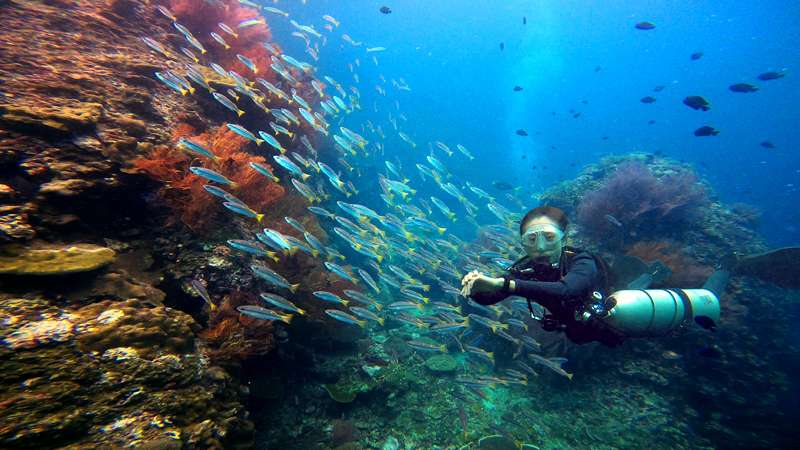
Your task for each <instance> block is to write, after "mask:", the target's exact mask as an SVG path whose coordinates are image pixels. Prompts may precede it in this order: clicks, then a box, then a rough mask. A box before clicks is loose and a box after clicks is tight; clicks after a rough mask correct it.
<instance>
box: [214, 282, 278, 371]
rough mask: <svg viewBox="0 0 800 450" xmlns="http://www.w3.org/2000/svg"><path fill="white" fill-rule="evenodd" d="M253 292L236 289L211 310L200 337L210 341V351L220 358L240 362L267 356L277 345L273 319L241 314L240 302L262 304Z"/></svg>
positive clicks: (241, 303) (216, 357)
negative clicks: (255, 356) (249, 358)
mask: <svg viewBox="0 0 800 450" xmlns="http://www.w3.org/2000/svg"><path fill="white" fill-rule="evenodd" d="M262 303H263V302H260V301H259V300H258V298H257V297H256V296H255V295H254V294H251V293H246V292H240V291H235V292H233V293H231V294H230V295H228V296H226V297H225V298H224V299H223V301H222V303H221V304H220V305H219V306H218V307H217V308H216V309H214V310H213V311H212V312H211V315H210V317H209V322H208V328H207V329H205V330H203V331H202V332H201V334H200V337H201V338H203V340H205V342H206V343H207V344H208V354H209V356H210V357H211V358H212V359H214V360H216V361H240V360H243V359H246V358H247V357H249V356H252V355H263V354H266V353H268V352H269V351H270V350H272V349H273V348H274V347H275V338H274V335H273V330H274V327H273V325H272V322H269V321H264V320H259V319H254V318H252V317H247V316H244V315H242V314H240V313H239V311H238V310H237V309H236V307H238V306H240V305H248V304H252V305H261V304H262Z"/></svg>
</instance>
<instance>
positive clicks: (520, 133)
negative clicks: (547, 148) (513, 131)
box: [517, 128, 528, 136]
mask: <svg viewBox="0 0 800 450" xmlns="http://www.w3.org/2000/svg"><path fill="white" fill-rule="evenodd" d="M517 135H518V136H527V135H528V132H527V131H525V130H523V129H522V128H520V129H519V130H517Z"/></svg>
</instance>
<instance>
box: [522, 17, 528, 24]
mask: <svg viewBox="0 0 800 450" xmlns="http://www.w3.org/2000/svg"><path fill="white" fill-rule="evenodd" d="M522 24H523V25H527V24H528V18H527V17H525V16H522Z"/></svg>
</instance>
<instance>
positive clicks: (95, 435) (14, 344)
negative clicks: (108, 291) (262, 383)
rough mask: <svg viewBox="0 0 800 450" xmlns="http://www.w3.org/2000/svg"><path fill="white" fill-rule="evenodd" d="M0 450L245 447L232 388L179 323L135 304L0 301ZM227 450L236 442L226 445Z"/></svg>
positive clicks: (185, 320) (181, 318)
mask: <svg viewBox="0 0 800 450" xmlns="http://www.w3.org/2000/svg"><path fill="white" fill-rule="evenodd" d="M0 321H2V323H3V324H4V327H3V328H2V330H0V359H2V360H3V362H4V363H3V367H4V369H3V371H1V372H0V404H2V405H3V406H2V408H0V423H2V424H3V425H2V426H1V427H0V447H3V448H56V447H58V448H61V447H69V448H76V449H83V448H119V447H123V446H145V447H147V448H222V447H224V446H228V445H232V444H234V443H236V442H238V443H239V444H240V445H241V444H242V443H243V442H246V441H248V440H249V436H250V432H251V430H252V425H251V424H250V423H249V422H248V421H247V420H246V418H245V414H246V413H245V412H244V410H243V408H242V406H241V404H240V403H239V397H238V386H236V385H235V383H234V382H233V381H232V380H231V378H230V377H226V376H220V374H219V373H218V372H219V371H220V370H221V369H220V368H218V367H209V364H208V360H207V359H206V358H205V357H204V356H203V355H202V354H201V353H200V352H198V349H197V347H196V345H195V332H196V331H197V330H198V329H199V325H198V324H197V323H195V321H194V320H193V319H192V318H191V317H190V316H188V315H186V314H184V313H182V312H179V311H176V310H173V309H170V308H166V307H162V306H159V307H148V306H147V303H145V302H142V301H139V300H127V301H123V302H113V301H103V302H98V303H94V304H90V305H87V306H83V307H81V308H70V309H64V308H62V307H60V306H58V305H56V304H55V303H53V302H50V301H48V300H46V299H41V298H35V299H29V298H28V299H19V298H0ZM234 445H235V444H234Z"/></svg>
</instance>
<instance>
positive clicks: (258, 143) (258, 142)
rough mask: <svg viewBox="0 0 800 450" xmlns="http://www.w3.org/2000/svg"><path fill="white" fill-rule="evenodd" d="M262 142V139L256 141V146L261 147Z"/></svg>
mask: <svg viewBox="0 0 800 450" xmlns="http://www.w3.org/2000/svg"><path fill="white" fill-rule="evenodd" d="M263 142H264V140H263V139H256V145H261V144H262V143H263Z"/></svg>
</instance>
